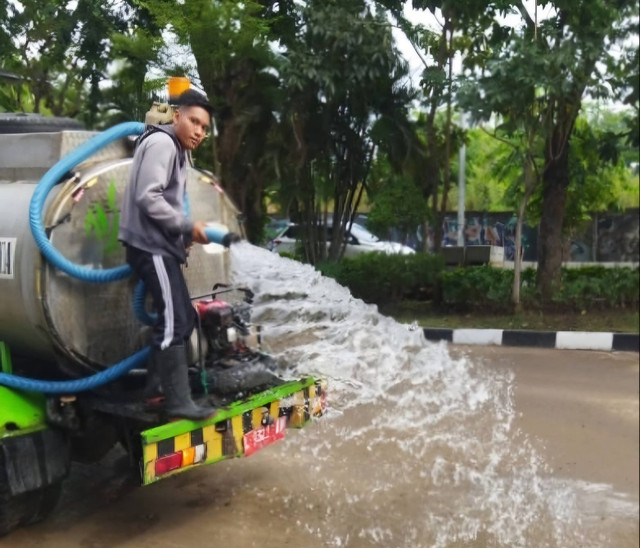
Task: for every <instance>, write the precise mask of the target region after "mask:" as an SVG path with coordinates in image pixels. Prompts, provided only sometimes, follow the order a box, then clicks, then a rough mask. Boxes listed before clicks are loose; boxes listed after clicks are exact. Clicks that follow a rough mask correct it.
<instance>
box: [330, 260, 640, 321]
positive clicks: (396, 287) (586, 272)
mask: <svg viewBox="0 0 640 548" xmlns="http://www.w3.org/2000/svg"><path fill="white" fill-rule="evenodd" d="M318 269H319V270H320V271H321V272H322V273H323V274H324V275H325V276H330V277H332V278H334V279H335V280H336V281H337V282H338V283H340V284H342V285H344V286H346V287H348V288H349V289H350V290H351V293H352V294H353V295H354V296H355V297H358V298H361V299H363V300H365V301H367V302H370V303H376V304H379V305H385V304H388V303H390V302H397V301H399V300H401V299H403V298H407V297H409V298H413V299H416V298H425V297H426V298H429V297H433V296H435V295H436V294H437V295H439V296H440V298H439V299H438V300H439V303H438V304H439V305H440V306H442V307H445V308H447V309H453V310H459V311H472V310H473V311H476V312H486V313H491V312H507V311H510V310H511V308H512V305H511V291H512V286H513V271H512V270H505V269H502V268H494V267H491V266H488V265H485V266H470V267H464V268H455V269H452V270H445V268H444V262H443V259H442V257H441V256H438V255H430V254H425V253H416V254H415V255H384V254H380V253H366V254H363V255H359V256H357V257H355V258H353V259H343V260H342V261H341V262H340V263H337V264H336V263H323V264H320V265H318ZM639 280H640V272H639V270H638V269H637V268H635V269H633V268H625V267H622V268H605V267H600V266H588V267H583V268H563V270H562V283H561V286H560V290H559V291H558V293H557V295H556V296H555V298H554V301H553V303H552V306H553V307H555V308H557V309H560V310H588V309H598V308H603V307H637V306H638V301H639V298H638V295H639V292H640V289H639V287H640V283H639ZM520 298H521V301H522V304H523V305H524V306H525V307H528V308H541V307H542V303H541V300H540V295H539V292H538V290H537V288H536V271H535V269H533V268H527V269H525V270H523V271H522V287H521V290H520ZM434 300H435V299H434Z"/></svg>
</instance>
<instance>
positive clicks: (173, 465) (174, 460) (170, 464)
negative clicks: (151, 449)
mask: <svg viewBox="0 0 640 548" xmlns="http://www.w3.org/2000/svg"><path fill="white" fill-rule="evenodd" d="M181 466H182V451H178V452H177V453H171V454H170V455H166V456H164V457H160V458H159V459H158V460H157V461H156V476H161V475H162V474H166V473H167V472H171V470H177V469H178V468H180V467H181Z"/></svg>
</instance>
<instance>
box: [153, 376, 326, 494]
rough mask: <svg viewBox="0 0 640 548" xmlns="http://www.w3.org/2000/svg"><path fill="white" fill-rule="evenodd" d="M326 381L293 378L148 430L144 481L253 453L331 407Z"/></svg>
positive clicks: (154, 480)
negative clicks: (204, 414) (202, 417)
mask: <svg viewBox="0 0 640 548" xmlns="http://www.w3.org/2000/svg"><path fill="white" fill-rule="evenodd" d="M326 387H327V383H326V381H323V380H321V381H318V380H316V379H313V378H307V379H303V380H302V381H295V382H287V383H284V384H282V385H280V386H277V387H276V388H272V389H270V390H266V391H264V392H261V393H260V394H256V395H255V396H252V397H251V398H249V399H247V400H244V401H239V402H235V403H233V404H232V405H230V406H229V407H226V408H223V409H220V411H219V412H218V413H217V414H216V415H214V416H213V417H211V418H210V419H207V420H206V421H202V422H194V421H189V420H180V421H176V422H172V423H168V424H164V425H162V426H158V427H155V428H151V429H149V430H145V431H144V432H142V434H141V437H142V455H143V456H142V462H141V472H142V483H143V485H148V484H150V483H154V482H156V481H158V480H160V479H164V478H165V477H169V476H171V475H174V474H176V473H179V472H183V471H185V470H189V469H191V468H193V467H195V466H201V465H204V464H212V463H214V462H218V461H220V460H223V459H227V458H231V457H241V456H249V455H250V454H252V453H254V452H255V451H257V450H258V449H261V448H262V447H265V446H266V445H269V444H271V443H273V442H275V441H278V440H280V439H282V437H284V431H285V429H286V428H301V427H303V426H305V425H306V424H307V423H308V422H309V421H310V420H311V418H312V417H319V416H321V415H322V414H323V413H324V412H325V410H326V395H327V392H326Z"/></svg>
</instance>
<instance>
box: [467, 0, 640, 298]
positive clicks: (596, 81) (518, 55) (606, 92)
mask: <svg viewBox="0 0 640 548" xmlns="http://www.w3.org/2000/svg"><path fill="white" fill-rule="evenodd" d="M511 5H512V6H513V8H514V9H515V10H517V12H518V13H520V15H521V17H522V23H523V26H522V27H521V28H519V27H518V28H508V27H506V26H504V25H502V24H500V23H499V22H498V21H496V22H495V23H494V25H493V27H492V31H491V33H490V35H489V37H488V38H487V39H485V42H487V43H489V44H491V46H492V48H491V49H490V50H486V51H487V53H486V54H485V56H480V57H478V59H479V60H480V61H481V62H480V63H478V64H479V66H481V67H482V69H483V74H482V75H481V76H480V78H479V82H478V83H479V88H480V89H481V94H480V99H481V100H484V101H486V102H487V105H486V112H487V113H488V112H497V113H499V114H504V109H505V108H506V109H509V108H513V109H516V110H517V109H518V108H519V105H520V108H521V107H522V106H526V108H528V109H530V112H531V113H533V114H535V116H536V117H537V118H538V119H539V120H540V126H539V132H538V134H539V136H540V139H542V141H543V142H544V147H543V149H542V150H543V155H544V156H543V158H544V161H543V167H542V185H543V189H542V212H541V220H540V236H539V243H538V257H539V266H538V278H537V281H538V285H539V287H540V290H541V292H542V296H543V299H544V300H549V299H551V297H552V295H553V293H554V291H555V289H556V287H557V285H558V283H559V280H560V267H561V264H562V234H563V223H564V218H565V209H566V205H567V190H568V188H569V184H570V164H569V151H570V144H571V138H572V136H573V134H574V128H575V124H576V120H577V118H578V115H579V113H580V110H581V106H582V102H583V100H584V97H585V96H586V94H588V93H589V94H591V95H593V96H594V97H599V98H603V97H607V96H611V95H612V93H613V90H612V89H611V88H609V87H607V85H606V84H607V81H608V80H611V81H612V82H613V80H612V79H610V78H608V76H611V73H606V71H605V69H606V67H608V66H612V65H613V64H614V57H613V54H612V51H614V44H616V43H619V42H620V41H622V40H624V39H626V38H627V37H626V36H624V32H625V31H623V29H627V27H628V25H627V26H625V22H626V21H627V20H629V18H632V17H633V15H634V14H635V13H637V9H638V2H637V0H633V1H632V0H620V1H618V2H615V3H611V2H605V1H604V0H582V1H580V2H578V3H576V2H575V1H571V2H570V1H568V0H555V1H546V2H540V5H541V6H543V7H550V8H552V9H551V10H550V12H549V13H550V15H549V17H548V18H547V19H545V20H543V21H542V22H540V24H536V19H537V18H536V16H535V14H534V16H532V15H531V14H530V13H529V12H528V11H527V8H526V6H525V4H524V3H523V2H521V1H514V2H512V3H511ZM496 102H498V103H500V105H501V107H500V108H499V109H496V110H493V111H492V108H493V106H495V104H496ZM509 103H511V106H509ZM492 105H493V106H492ZM514 120H515V118H514Z"/></svg>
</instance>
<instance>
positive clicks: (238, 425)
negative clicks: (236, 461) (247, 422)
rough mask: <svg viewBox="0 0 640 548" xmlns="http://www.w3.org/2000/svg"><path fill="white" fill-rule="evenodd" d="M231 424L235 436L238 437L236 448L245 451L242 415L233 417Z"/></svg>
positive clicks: (240, 451)
mask: <svg viewBox="0 0 640 548" xmlns="http://www.w3.org/2000/svg"><path fill="white" fill-rule="evenodd" d="M231 426H232V427H233V437H234V438H235V439H236V449H237V451H238V453H242V452H243V451H244V446H243V443H242V438H244V430H243V428H242V415H236V416H235V417H233V418H232V419H231Z"/></svg>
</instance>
